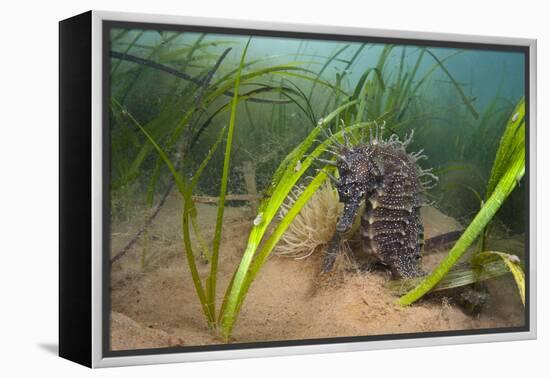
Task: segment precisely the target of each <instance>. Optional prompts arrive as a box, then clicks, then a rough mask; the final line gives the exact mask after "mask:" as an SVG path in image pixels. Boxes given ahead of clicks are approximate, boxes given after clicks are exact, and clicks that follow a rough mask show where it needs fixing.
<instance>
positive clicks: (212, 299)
mask: <svg viewBox="0 0 550 378" xmlns="http://www.w3.org/2000/svg"><path fill="white" fill-rule="evenodd" d="M251 39H252V37H250V38H249V39H248V42H247V43H246V46H245V47H244V50H243V53H242V55H241V61H240V64H239V67H240V68H239V70H238V71H237V76H236V78H235V87H234V92H233V93H234V95H233V102H232V105H231V115H230V118H229V128H228V131H227V142H226V145H225V157H224V161H223V173H222V180H221V189H220V199H219V202H218V213H217V215H216V229H215V233H214V241H213V243H212V256H211V259H210V276H209V277H208V281H207V285H206V297H207V301H208V302H207V303H208V307H209V312H210V313H211V314H214V322H215V321H216V318H215V312H216V282H217V274H218V257H219V251H220V242H221V235H222V225H223V214H224V210H225V195H226V193H227V181H228V179H229V162H230V159H231V148H232V146H233V132H234V130H235V117H236V115H237V103H238V98H239V85H240V82H241V72H242V71H241V70H242V67H243V65H244V60H245V57H246V52H247V50H248V46H249V45H250V41H251Z"/></svg>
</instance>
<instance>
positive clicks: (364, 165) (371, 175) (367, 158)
mask: <svg viewBox="0 0 550 378" xmlns="http://www.w3.org/2000/svg"><path fill="white" fill-rule="evenodd" d="M373 147H376V146H372V145H363V146H357V147H355V148H345V149H344V150H342V151H341V153H340V154H339V155H338V156H337V168H338V174H339V176H340V178H339V179H337V180H336V182H335V186H336V189H337V190H338V196H339V197H340V202H342V203H343V204H344V211H343V212H342V215H341V216H340V219H339V221H338V223H337V225H336V231H338V232H340V233H344V232H347V231H349V229H350V228H351V226H352V225H353V220H354V219H355V215H356V214H357V210H358V209H359V206H360V204H361V201H362V200H363V199H364V198H365V196H366V195H367V194H369V193H370V192H372V191H373V190H374V189H375V188H376V185H377V184H378V182H379V181H380V177H381V172H380V168H379V167H378V165H377V164H376V161H375V160H374V159H373Z"/></svg>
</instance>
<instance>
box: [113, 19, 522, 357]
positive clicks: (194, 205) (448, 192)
mask: <svg viewBox="0 0 550 378" xmlns="http://www.w3.org/2000/svg"><path fill="white" fill-rule="evenodd" d="M188 29H189V30H170V29H169V28H166V29H162V30H160V29H159V30H156V29H153V28H151V29H147V28H145V29H142V28H138V27H131V26H129V25H118V26H117V25H114V26H112V27H111V28H110V29H109V35H108V59H107V61H108V64H107V69H108V71H107V72H108V88H109V90H108V93H109V96H108V106H109V108H108V124H109V128H108V130H109V149H110V151H109V154H110V201H109V209H110V214H109V215H110V262H109V268H110V272H109V279H110V292H109V306H110V307H109V308H110V348H111V350H113V351H125V350H141V349H149V348H169V347H177V348H185V347H196V346H202V345H213V344H228V343H230V344H239V343H253V342H270V341H289V340H310V339H330V338H348V337H350V338H353V337H359V338H361V337H370V336H381V335H394V334H422V333H426V334H434V333H437V332H443V333H444V332H455V331H456V332H460V331H468V332H470V331H472V330H480V331H482V330H495V329H513V328H515V327H516V328H517V327H522V326H524V325H525V322H526V318H525V291H526V288H525V277H524V276H525V275H524V271H525V266H526V265H525V264H526V259H528V256H526V231H527V230H526V222H527V216H528V214H527V213H526V204H527V197H526V195H527V193H526V180H525V177H524V176H525V171H526V142H525V141H526V105H525V102H526V100H525V93H526V83H525V65H526V61H525V54H524V53H522V52H521V51H517V50H514V49H500V50H499V49H495V48H488V47H483V46H476V45H471V46H459V45H451V44H448V45H445V44H441V43H440V44H437V45H430V44H427V43H420V42H414V41H405V40H402V41H401V40H394V41H390V40H388V41H384V40H374V39H373V40H369V39H367V38H365V39H364V40H360V39H358V38H355V39H353V38H345V37H340V38H338V37H337V36H320V35H311V36H308V35H290V34H289V35H285V34H283V33H280V34H278V35H268V33H258V35H254V34H253V33H252V35H247V36H244V35H239V34H235V32H231V31H230V30H227V31H224V30H219V29H216V30H204V31H201V30H198V29H197V28H188Z"/></svg>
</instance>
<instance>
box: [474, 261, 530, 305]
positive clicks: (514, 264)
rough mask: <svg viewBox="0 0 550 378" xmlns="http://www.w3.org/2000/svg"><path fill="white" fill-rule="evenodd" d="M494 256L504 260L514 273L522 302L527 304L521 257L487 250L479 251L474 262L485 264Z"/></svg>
mask: <svg viewBox="0 0 550 378" xmlns="http://www.w3.org/2000/svg"><path fill="white" fill-rule="evenodd" d="M494 257H496V258H498V259H499V260H501V261H502V262H504V264H505V265H506V267H507V269H508V270H509V271H510V273H512V276H513V277H514V280H515V281H516V286H517V288H518V293H519V296H520V298H521V302H522V303H523V305H524V306H525V274H524V273H523V269H522V268H521V265H520V264H519V258H518V257H517V256H516V255H510V254H508V253H504V252H498V251H486V252H481V253H478V254H477V255H476V256H475V259H474V263H478V264H483V263H484V262H485V261H487V260H489V261H492V260H491V258H494ZM487 258H488V259H487ZM493 260H494V259H493Z"/></svg>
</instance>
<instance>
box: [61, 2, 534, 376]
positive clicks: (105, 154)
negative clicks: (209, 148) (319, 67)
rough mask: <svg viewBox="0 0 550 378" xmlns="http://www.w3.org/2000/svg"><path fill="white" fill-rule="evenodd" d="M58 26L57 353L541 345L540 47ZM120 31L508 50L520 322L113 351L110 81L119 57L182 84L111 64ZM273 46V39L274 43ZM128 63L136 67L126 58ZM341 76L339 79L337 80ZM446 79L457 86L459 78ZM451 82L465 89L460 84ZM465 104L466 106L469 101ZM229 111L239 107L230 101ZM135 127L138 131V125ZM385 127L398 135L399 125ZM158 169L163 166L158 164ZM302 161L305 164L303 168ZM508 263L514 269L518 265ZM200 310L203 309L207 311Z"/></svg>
mask: <svg viewBox="0 0 550 378" xmlns="http://www.w3.org/2000/svg"><path fill="white" fill-rule="evenodd" d="M59 27H60V33H59V37H60V51H59V61H60V65H59V70H60V71H59V72H60V83H59V86H60V101H59V107H60V109H59V114H60V152H59V153H60V194H59V195H60V205H59V206H60V209H59V211H60V231H59V232H60V247H59V254H60V259H59V264H60V265H59V300H60V304H59V354H60V356H61V357H64V358H67V359H69V360H72V361H75V362H77V363H80V364H83V365H85V366H88V367H94V368H95V367H114V366H126V365H141V364H154V363H172V362H187V361H204V360H217V359H232V358H248V357H264V356H281V355H296V354H304V353H327V352H344V351H356V350H371V349H385V348H397V347H399V348H401V347H416V346H428V345H449V344H463V343H477V342H493V341H504V340H524V339H533V338H536V273H537V272H536V267H537V264H536V252H537V248H536V219H537V217H536V215H537V213H536V212H537V193H536V170H537V166H536V143H535V141H536V101H535V100H536V81H537V80H536V61H537V55H536V40H530V39H520V38H502V37H488V36H470V35H454V34H443V33H421V32H411V31H397V30H378V29H368V28H364V29H363V28H350V27H341V26H338V27H336V26H328V25H305V24H304V25H301V24H284V23H280V24H268V23H265V22H259V21H249V20H247V21H244V20H229V19H227V20H225V19H211V18H195V17H184V16H166V15H153V14H132V13H121V12H104V11H89V12H86V13H83V14H81V15H78V16H75V17H73V18H70V19H67V20H63V21H61V22H60V24H59ZM117 28H118V29H122V30H144V31H158V30H160V31H171V32H194V33H199V32H204V33H207V34H208V33H210V34H216V35H237V36H246V37H249V36H253V37H255V38H257V37H260V38H280V39H283V40H284V41H292V40H297V39H301V40H311V41H315V40H317V41H340V42H341V41H346V42H350V43H355V42H364V43H373V44H381V45H389V44H392V45H398V46H417V47H418V46H425V47H429V48H441V49H445V48H449V49H452V48H455V49H466V50H480V51H496V52H512V53H516V54H518V56H521V58H522V59H523V67H524V69H523V71H522V72H520V73H518V76H522V75H523V76H522V77H521V80H522V83H523V88H524V89H523V94H524V98H525V102H524V103H525V105H524V114H525V115H524V116H522V117H523V118H524V123H525V125H524V127H525V147H524V148H525V169H524V170H525V174H524V176H523V177H524V178H523V179H521V180H522V181H521V184H520V186H521V185H523V186H524V189H523V190H524V192H525V198H524V200H523V204H522V205H523V206H524V209H525V214H524V216H523V217H524V218H525V219H524V238H523V244H524V246H525V255H524V256H523V258H522V259H521V262H522V264H523V265H522V266H523V271H524V274H525V287H524V296H525V298H524V319H523V320H524V322H523V324H522V325H520V326H512V327H496V328H491V327H480V328H472V329H460V330H456V329H453V330H433V331H430V330H428V331H423V332H419V331H417V332H405V333H387V334H372V335H363V336H357V335H353V336H351V335H347V334H346V335H338V336H337V337H335V336H331V337H323V336H320V337H313V338H300V337H298V338H292V337H289V338H286V339H280V340H277V339H275V340H274V339H268V340H257V341H248V342H239V341H238V340H237V342H234V341H233V342H223V341H219V342H215V343H207V344H208V345H201V344H200V343H197V344H193V343H192V344H188V343H187V342H186V341H185V340H184V344H183V345H178V342H179V341H178V340H177V337H176V336H174V337H176V342H175V345H173V346H163V347H154V346H153V347H142V348H139V347H138V348H128V349H125V348H122V349H120V350H113V348H112V339H111V337H112V333H111V326H112V312H111V311H112V305H113V303H112V301H113V299H112V297H111V295H112V282H113V281H112V280H111V278H112V277H111V272H112V271H111V269H112V268H111V265H112V263H111V259H112V256H113V255H112V250H111V247H112V232H113V231H112V230H113V229H112V219H111V218H112V197H111V195H110V193H111V190H112V175H111V172H112V170H113V160H112V157H113V155H112V150H111V147H112V140H111V137H112V135H111V132H112V131H111V130H112V129H111V128H110V125H111V124H112V122H113V121H112V117H113V116H112V114H111V113H110V107H111V106H116V105H112V104H111V102H110V101H111V94H112V93H111V89H112V87H113V86H114V85H113V83H112V77H111V72H112V71H111V69H112V60H113V59H116V58H117V56H118V57H119V58H120V57H121V56H122V57H123V59H119V60H121V61H125V62H126V63H128V62H129V61H130V60H131V59H134V62H133V63H134V64H141V65H142V66H144V65H145V66H147V65H149V66H148V67H149V68H151V67H152V64H156V69H157V70H160V71H162V70H163V69H164V74H167V75H172V76H177V75H178V73H177V72H176V74H174V73H172V74H170V73H169V72H166V71H167V67H168V68H170V67H172V66H170V64H168V63H165V62H159V61H155V60H154V59H149V58H147V59H146V58H144V57H143V56H142V57H141V60H139V57H138V59H137V60H136V59H135V55H131V54H130V53H131V51H130V50H129V49H128V50H120V51H118V55H116V54H115V55H113V51H115V50H113V49H112V48H111V47H112V34H111V31H112V30H114V29H117ZM159 34H160V32H159ZM262 41H264V40H262ZM265 41H267V42H266V43H268V42H269V40H268V39H266V40H265ZM121 51H122V52H121ZM245 51H246V48H245ZM403 51H405V50H403ZM115 53H117V51H115ZM121 54H122V55H121ZM403 55H405V53H403ZM130 56H132V57H134V58H128V57H130ZM243 56H244V54H243ZM239 57H240V55H237V56H236V58H237V61H238V58H239ZM124 58H125V59H124ZM129 59H130V60H129ZM435 59H437V57H436V58H435ZM136 61H137V63H136ZM440 66H443V65H442V64H441V65H440ZM159 67H160V68H159ZM236 67H238V64H237V65H236ZM241 68H242V62H241ZM153 69H155V67H153ZM172 69H173V67H172ZM237 70H238V69H237ZM176 71H177V70H176ZM211 72H213V71H211ZM304 72H305V71H304ZM373 72H374V71H373ZM213 73H214V72H213ZM179 75H181V72H180V73H179ZM239 75H240V74H239ZM342 75H343V73H342ZM373 75H375V73H373ZM206 76H208V75H206ZM294 77H297V76H294ZM341 77H342V76H336V78H337V80H340V79H338V78H341ZM203 78H204V76H203ZM320 78H321V76H319V77H317V79H316V80H317V82H319V81H320ZM450 80H451V81H454V79H450ZM451 84H452V85H455V86H458V84H456V83H454V84H453V83H451ZM458 87H459V88H460V86H458ZM237 88H238V85H237ZM199 89H200V87H199ZM228 91H229V95H228V96H227V97H231V94H235V92H236V91H235V90H232V91H230V90H228ZM312 92H313V90H312ZM460 93H462V92H460ZM310 97H311V96H310ZM468 100H469V99H465V103H466V102H467V101H468ZM234 101H235V106H236V102H237V101H238V95H235V100H234ZM228 104H231V103H230V102H228ZM119 110H120V114H122V115H124V116H128V111H127V109H126V108H124V107H121V108H120V109H119ZM327 113H328V112H327ZM128 117H130V116H128ZM131 117H132V118H133V116H131ZM323 117H326V113H323ZM514 117H515V114H512V115H511V116H510V117H509V119H510V120H512V121H513V122H516V121H517V120H513V118H514ZM523 118H522V120H523ZM134 119H135V118H134ZM322 119H325V120H326V119H327V118H322ZM321 123H322V122H321ZM135 124H136V126H138V127H140V126H139V122H138V121H137V120H136V122H135ZM388 126H389V127H391V125H388ZM139 135H141V134H139ZM141 137H143V138H144V139H143V140H144V141H145V142H148V141H149V142H150V141H151V140H153V141H154V138H149V139H147V138H148V137H144V136H143V135H141ZM495 141H496V142H497V144H498V140H493V142H495ZM145 142H144V143H145ZM151 145H153V144H152V143H151ZM222 145H223V144H222ZM288 147H289V148H291V147H294V146H288ZM154 150H155V147H151V151H153V152H154ZM159 161H160V163H162V159H160V160H159ZM298 162H299V163H300V165H301V164H302V160H298ZM160 163H159V164H160ZM296 167H297V168H296V170H297V171H299V170H300V169H301V168H299V167H298V165H296ZM519 181H520V180H519V179H518V182H519ZM225 194H226V193H224V196H225ZM218 201H220V200H219V199H218ZM481 206H483V203H482V205H481ZM261 215H262V212H261V211H260V212H259V213H257V214H256V216H255V217H254V218H252V219H251V220H249V225H250V226H251V227H254V226H257V225H256V223H260V224H261V222H262V221H263V219H262V217H261ZM222 217H223V212H222ZM134 231H135V232H134V233H136V232H137V233H139V232H140V230H139V228H138V229H135V230H134ZM499 261H500V260H499ZM511 263H514V260H513V259H512V261H511ZM259 274H261V273H259ZM187 295H188V296H189V301H190V302H192V301H194V302H193V303H196V301H197V299H196V295H195V293H188V294H187ZM214 297H215V294H214ZM197 308H198V309H199V310H200V307H197ZM131 320H132V319H130V320H129V321H128V322H130V321H131ZM125 321H126V320H125ZM128 324H133V323H128ZM153 328H154V327H153ZM222 328H223V327H222ZM163 332H164V330H163ZM220 340H221V339H220ZM228 340H230V339H228Z"/></svg>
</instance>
